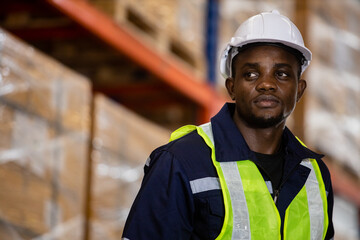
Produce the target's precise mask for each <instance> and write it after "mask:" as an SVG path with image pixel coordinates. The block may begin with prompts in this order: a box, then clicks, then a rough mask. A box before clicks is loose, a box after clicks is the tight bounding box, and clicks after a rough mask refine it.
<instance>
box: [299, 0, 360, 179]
mask: <svg viewBox="0 0 360 240" xmlns="http://www.w3.org/2000/svg"><path fill="white" fill-rule="evenodd" d="M310 9H311V12H310V19H309V21H310V22H311V24H309V30H310V31H309V43H310V49H311V50H312V51H313V62H312V63H311V66H310V68H309V71H308V84H309V88H308V93H310V94H308V98H307V100H308V104H307V106H308V107H307V115H306V116H307V129H306V130H307V138H308V139H309V143H311V144H313V145H314V146H316V147H317V148H318V149H319V150H321V151H323V152H325V153H326V154H327V155H328V156H330V157H331V158H333V159H336V161H337V162H338V163H341V165H343V166H345V167H346V168H348V169H351V171H352V172H353V174H355V175H356V176H357V177H358V178H359V177H360V162H359V157H360V107H359V104H360V77H359V75H360V69H359V67H358V62H359V60H360V32H359V28H358V23H359V21H360V4H359V2H358V1H355V0H347V1H344V2H341V3H340V2H338V1H334V0H327V1H326V4H323V3H321V4H320V2H319V1H314V2H311V5H310Z"/></svg>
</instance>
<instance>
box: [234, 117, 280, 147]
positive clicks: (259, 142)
mask: <svg viewBox="0 0 360 240" xmlns="http://www.w3.org/2000/svg"><path fill="white" fill-rule="evenodd" d="M234 121H235V124H236V126H237V128H238V129H239V131H240V132H241V134H242V135H243V137H244V139H245V141H246V143H247V144H248V146H249V148H250V149H251V150H252V151H254V152H258V153H263V154H274V153H276V152H277V151H278V150H279V148H280V146H281V140H282V134H283V131H284V128H285V121H283V122H282V123H280V124H278V125H277V126H273V127H269V128H252V127H250V126H248V125H247V124H246V123H244V122H243V121H242V120H241V119H239V118H238V117H236V114H235V115H234Z"/></svg>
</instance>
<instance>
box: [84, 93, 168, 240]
mask: <svg viewBox="0 0 360 240" xmlns="http://www.w3.org/2000/svg"><path fill="white" fill-rule="evenodd" d="M94 105H95V108H94V138H93V150H92V154H91V156H92V179H91V185H92V188H91V197H90V199H91V202H90V205H91V207H90V208H91V214H90V216H91V217H90V234H89V235H90V239H91V240H102V239H108V240H113V239H114V240H115V239H119V237H120V236H121V233H122V229H123V226H124V223H125V220H126V217H127V215H128V213H129V209H130V206H131V204H132V202H133V201H134V199H135V196H136V193H137V191H138V190H139V187H140V182H141V180H142V177H143V167H144V164H145V161H146V159H147V158H148V156H149V154H150V153H151V151H152V150H153V149H155V148H156V147H158V146H160V145H162V144H165V143H166V142H167V141H168V139H169V136H170V133H169V132H168V131H167V130H164V129H163V128H160V127H158V126H157V125H154V124H152V123H151V122H149V121H148V120H145V119H143V118H141V117H139V116H137V115H136V114H134V113H132V112H130V111H129V110H127V109H126V108H124V107H122V106H120V105H118V104H116V103H115V102H113V101H111V100H109V99H108V98H106V97H104V96H103V95H96V96H95V99H94Z"/></svg>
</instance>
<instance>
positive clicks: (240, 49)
mask: <svg viewBox="0 0 360 240" xmlns="http://www.w3.org/2000/svg"><path fill="white" fill-rule="evenodd" d="M257 46H275V47H280V48H282V49H284V50H286V51H287V52H289V53H291V54H293V55H294V56H295V58H296V60H297V61H298V64H299V70H298V79H300V76H301V69H302V65H303V64H304V62H305V61H306V59H305V57H304V55H303V54H302V53H301V52H300V51H299V50H297V49H295V48H291V47H289V46H286V45H285V44H283V43H278V42H274V43H272V42H256V43H249V44H246V45H244V46H241V47H238V49H237V50H238V54H236V55H235V57H234V58H233V59H232V61H231V75H232V76H231V77H233V78H234V77H235V66H234V63H235V61H236V58H237V57H238V56H239V53H241V52H244V51H245V50H247V49H249V48H252V47H257Z"/></svg>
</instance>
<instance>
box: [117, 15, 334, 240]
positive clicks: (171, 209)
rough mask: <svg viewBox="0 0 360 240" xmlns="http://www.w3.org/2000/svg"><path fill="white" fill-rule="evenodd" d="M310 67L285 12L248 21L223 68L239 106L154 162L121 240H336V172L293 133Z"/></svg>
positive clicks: (180, 134)
mask: <svg viewBox="0 0 360 240" xmlns="http://www.w3.org/2000/svg"><path fill="white" fill-rule="evenodd" d="M310 60H311V52H310V51H309V50H308V49H307V48H306V47H305V46H304V43H303V39H302V36H301V34H300V32H299V30H298V29H297V28H296V26H295V25H294V24H293V23H292V22H291V21H290V20H289V19H288V18H286V17H285V16H282V15H280V14H279V13H278V12H277V11H273V12H268V13H261V14H259V15H256V16H254V17H252V18H250V19H248V20H247V21H245V22H244V23H243V24H242V25H241V26H240V27H239V29H238V30H237V31H236V33H235V36H234V37H233V38H232V39H231V41H230V43H229V44H228V46H227V48H226V49H225V51H224V54H223V56H222V59H221V63H220V67H221V73H222V74H223V75H224V77H225V78H226V88H227V90H228V93H229V95H230V97H231V98H232V100H234V103H227V104H225V105H224V107H223V108H222V109H221V111H220V112H219V113H218V114H217V115H216V116H214V117H213V118H212V119H211V122H210V123H207V124H204V125H201V126H198V127H195V126H185V127H183V128H180V129H179V130H177V131H175V132H174V133H173V134H172V136H171V141H170V143H168V144H167V145H165V146H162V147H160V148H158V149H156V150H155V151H154V152H153V153H152V154H151V155H150V158H149V159H148V161H147V163H146V166H145V177H144V180H143V183H142V186H141V189H140V191H139V193H138V196H137V198H136V200H135V202H134V204H133V206H132V209H131V211H130V214H129V217H128V219H127V222H126V225H125V229H124V233H123V239H130V240H139V239H166V240H170V239H171V240H173V239H291V240H293V239H299V240H300V239H301V240H304V239H332V238H333V235H334V230H333V224H332V208H333V193H332V187H331V181H330V174H329V171H328V169H327V167H326V166H325V164H324V163H323V162H322V160H321V157H322V155H318V154H316V153H314V152H312V151H311V150H309V149H308V148H306V146H305V145H304V144H303V143H302V142H301V141H300V140H298V139H297V138H296V137H294V135H293V134H292V133H291V132H290V130H289V129H288V128H286V126H285V121H286V119H287V118H288V117H289V115H290V114H291V112H292V111H293V110H294V108H295V105H296V102H298V101H299V100H300V98H301V96H302V95H303V93H304V90H305V88H306V81H305V80H303V79H301V78H300V76H301V74H302V73H303V71H304V70H305V69H306V67H307V66H308V65H309V63H310Z"/></svg>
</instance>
